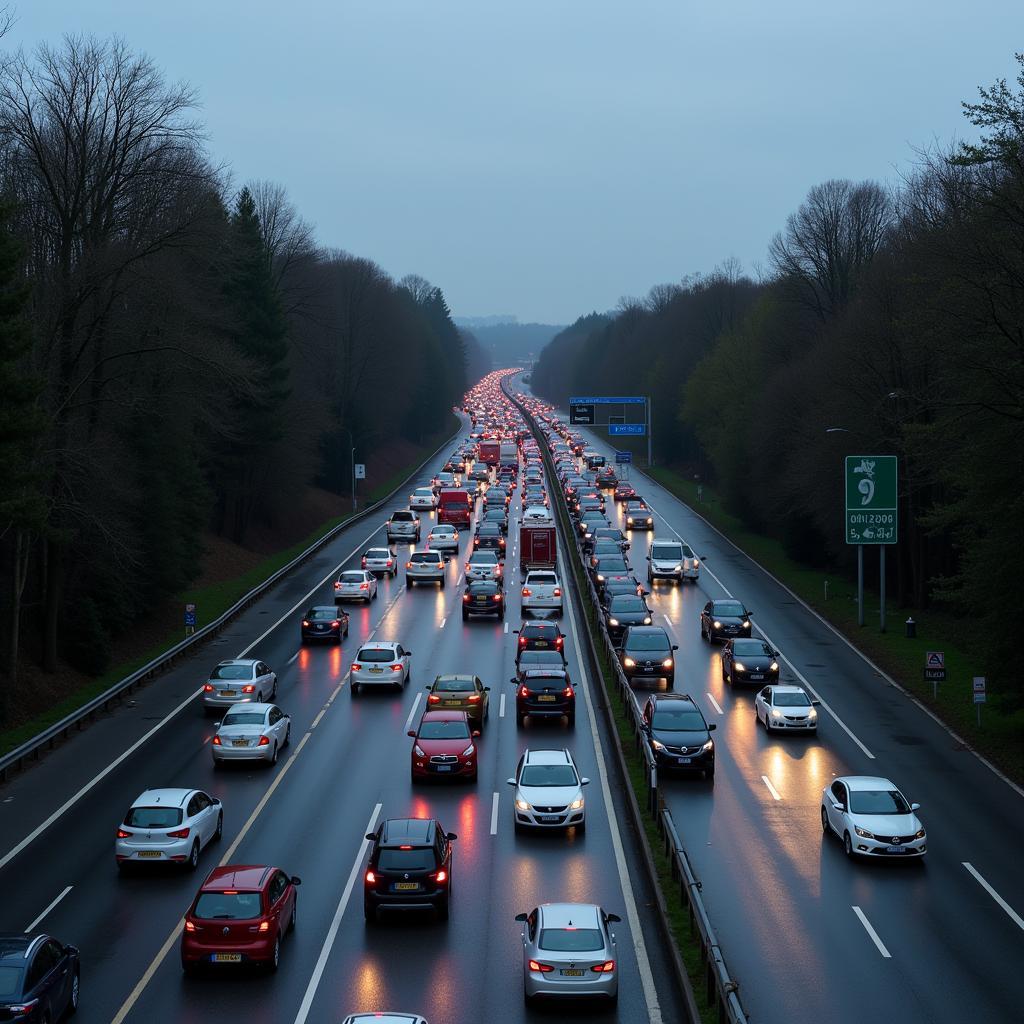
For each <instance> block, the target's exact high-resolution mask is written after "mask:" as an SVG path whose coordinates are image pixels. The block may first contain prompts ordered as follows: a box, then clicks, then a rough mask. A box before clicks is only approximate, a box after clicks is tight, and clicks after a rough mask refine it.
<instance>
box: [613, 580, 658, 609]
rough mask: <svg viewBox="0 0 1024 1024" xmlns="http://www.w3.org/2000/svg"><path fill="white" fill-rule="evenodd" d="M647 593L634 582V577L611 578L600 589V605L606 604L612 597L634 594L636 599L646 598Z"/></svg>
mask: <svg viewBox="0 0 1024 1024" xmlns="http://www.w3.org/2000/svg"><path fill="white" fill-rule="evenodd" d="M648 593H649V591H646V590H644V588H643V587H641V586H640V584H639V583H637V581H636V577H635V576H611V577H609V578H608V579H606V580H605V581H604V586H603V587H602V588H601V603H602V604H603V605H604V604H607V603H608V602H609V601H611V599H612V598H613V597H619V596H620V595H622V594H635V595H636V596H638V597H646V596H647V594H648Z"/></svg>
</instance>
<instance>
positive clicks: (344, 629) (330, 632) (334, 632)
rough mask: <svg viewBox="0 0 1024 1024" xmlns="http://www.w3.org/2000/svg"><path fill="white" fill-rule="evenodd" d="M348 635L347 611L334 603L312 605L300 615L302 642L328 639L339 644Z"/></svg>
mask: <svg viewBox="0 0 1024 1024" xmlns="http://www.w3.org/2000/svg"><path fill="white" fill-rule="evenodd" d="M346 636H348V612H343V611H341V610H340V609H339V608H337V607H336V606H335V605H330V604H324V605H314V606H313V607H312V608H310V609H308V610H307V612H306V614H305V615H303V616H302V642H303V643H307V642H308V641H310V640H330V641H331V642H332V643H336V644H340V643H341V641H342V638H343V637H346Z"/></svg>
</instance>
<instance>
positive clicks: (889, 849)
mask: <svg viewBox="0 0 1024 1024" xmlns="http://www.w3.org/2000/svg"><path fill="white" fill-rule="evenodd" d="M885 852H886V853H906V852H907V848H906V847H905V846H887V847H886V848H885Z"/></svg>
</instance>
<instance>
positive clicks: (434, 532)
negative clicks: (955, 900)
mask: <svg viewBox="0 0 1024 1024" xmlns="http://www.w3.org/2000/svg"><path fill="white" fill-rule="evenodd" d="M427 547H428V548H429V549H430V550H431V551H458V550H459V531H458V530H456V529H455V527H454V526H452V525H451V523H441V524H440V525H439V526H435V527H432V528H431V531H430V533H428V534H427Z"/></svg>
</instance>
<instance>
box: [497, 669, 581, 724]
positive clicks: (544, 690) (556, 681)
mask: <svg viewBox="0 0 1024 1024" xmlns="http://www.w3.org/2000/svg"><path fill="white" fill-rule="evenodd" d="M512 682H513V683H515V684H516V723H517V724H518V725H519V726H520V727H522V726H523V725H525V724H526V716H527V715H529V716H530V717H531V718H561V717H562V715H565V717H566V718H567V719H568V722H569V728H570V729H572V728H573V727H574V726H575V725H576V690H575V689H574V687H573V685H572V682H571V680H570V679H569V673H568V672H564V671H562V672H559V671H558V670H557V669H551V668H532V669H527V670H526V671H525V672H522V673H520V677H519V678H518V679H513V680H512Z"/></svg>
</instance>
